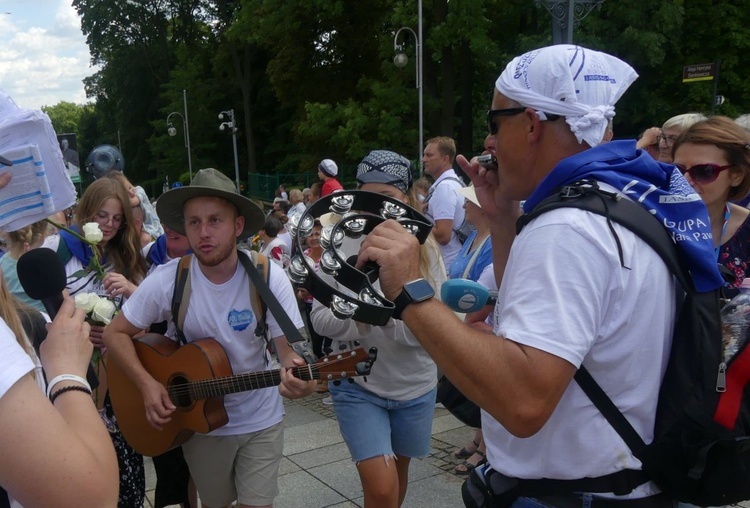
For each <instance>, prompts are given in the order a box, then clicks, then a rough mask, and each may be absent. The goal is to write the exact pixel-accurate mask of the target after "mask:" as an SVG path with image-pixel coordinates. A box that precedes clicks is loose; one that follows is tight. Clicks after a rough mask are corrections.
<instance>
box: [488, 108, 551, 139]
mask: <svg viewBox="0 0 750 508" xmlns="http://www.w3.org/2000/svg"><path fill="white" fill-rule="evenodd" d="M527 109H528V108H506V109H490V110H489V111H487V130H488V131H489V132H490V134H491V135H492V136H494V135H495V134H497V131H498V129H499V127H498V125H497V123H496V122H495V117H498V116H515V115H520V114H521V113H523V112H524V111H526V110H527ZM537 114H538V115H539V119H540V120H542V121H546V120H548V121H550V122H554V121H555V120H557V119H558V118H560V115H553V114H551V113H542V112H540V111H537Z"/></svg>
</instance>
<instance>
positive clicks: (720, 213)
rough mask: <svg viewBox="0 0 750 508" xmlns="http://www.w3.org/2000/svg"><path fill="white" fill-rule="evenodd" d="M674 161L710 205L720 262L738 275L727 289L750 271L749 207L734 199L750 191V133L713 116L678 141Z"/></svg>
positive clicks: (732, 290) (730, 293)
mask: <svg viewBox="0 0 750 508" xmlns="http://www.w3.org/2000/svg"><path fill="white" fill-rule="evenodd" d="M672 154H673V157H674V164H675V166H677V168H678V169H679V170H680V171H681V172H682V173H683V174H684V175H685V178H686V179H687V181H688V183H690V185H691V186H692V187H693V188H694V189H695V191H696V192H697V193H698V195H699V196H700V197H701V199H703V202H704V203H705V204H706V207H707V208H708V215H709V218H710V220H711V230H712V234H713V238H714V245H715V246H716V259H717V262H718V263H719V264H720V265H721V266H723V267H724V268H726V269H727V270H728V271H729V272H731V273H732V275H734V281H732V282H727V285H726V287H725V294H726V296H727V297H730V298H731V297H732V296H734V295H736V294H737V293H738V292H739V286H740V284H741V283H742V279H744V278H745V277H749V276H750V220H748V215H750V211H748V209H747V208H744V207H741V206H739V205H736V204H734V203H732V202H731V201H737V200H740V199H742V198H744V197H745V196H746V195H747V193H748V191H750V133H748V132H746V131H745V130H744V129H742V127H740V126H739V125H737V124H736V123H735V122H734V121H733V120H731V119H729V118H727V117H723V116H714V117H711V118H709V119H708V120H704V121H701V122H698V123H696V124H693V125H692V126H691V127H690V128H688V129H687V130H686V131H685V132H683V133H682V134H681V135H680V136H679V137H678V138H677V139H676V140H675V142H674V145H673V148H672Z"/></svg>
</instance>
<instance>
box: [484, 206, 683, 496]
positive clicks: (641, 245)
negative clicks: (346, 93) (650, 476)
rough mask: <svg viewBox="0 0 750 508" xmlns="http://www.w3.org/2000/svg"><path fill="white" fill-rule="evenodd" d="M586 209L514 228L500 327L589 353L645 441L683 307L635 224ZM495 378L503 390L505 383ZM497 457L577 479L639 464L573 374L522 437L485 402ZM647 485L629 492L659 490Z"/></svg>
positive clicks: (494, 460)
mask: <svg viewBox="0 0 750 508" xmlns="http://www.w3.org/2000/svg"><path fill="white" fill-rule="evenodd" d="M613 227H614V228H615V230H616V232H617V235H618V237H619V239H620V243H621V245H622V249H623V257H624V264H625V266H626V267H628V268H623V267H621V265H620V260H619V257H618V253H617V244H616V243H615V239H614V236H613V234H612V233H611V232H610V230H609V227H608V226H607V222H606V219H605V218H604V217H601V216H599V215H595V214H592V213H588V212H584V211H582V210H578V209H572V208H566V209H559V210H554V211H550V212H547V213H545V214H543V215H541V216H539V217H538V218H536V219H535V220H533V221H532V222H531V223H529V224H528V225H527V226H526V227H525V228H524V229H523V231H522V232H521V234H520V235H519V236H518V237H517V238H516V240H515V242H514V243H513V246H512V248H511V252H510V258H509V260H508V264H507V266H506V268H505V274H504V278H503V281H502V284H501V285H500V291H499V294H498V302H497V306H496V308H495V334H496V335H501V336H503V337H506V338H508V339H510V340H513V341H515V342H517V343H520V344H525V345H528V346H532V347H534V348H537V349H540V350H543V351H546V352H548V353H551V354H553V355H555V356H558V357H560V358H563V359H564V360H566V361H568V362H570V363H571V364H573V365H574V366H576V367H579V366H580V365H581V363H583V364H585V366H586V368H587V369H588V370H589V372H590V373H591V375H592V376H593V377H594V379H595V380H596V381H597V382H598V383H599V384H600V385H601V387H602V388H603V389H604V391H605V392H606V393H607V394H608V395H609V396H610V397H611V398H612V400H613V401H614V402H615V404H616V405H617V406H618V408H619V409H620V410H621V411H622V412H623V414H624V415H625V416H626V418H627V419H628V420H629V421H630V423H631V424H632V425H633V427H634V428H635V429H636V431H638V433H639V434H640V436H641V437H642V438H643V439H644V441H645V442H647V443H649V442H651V440H652V438H653V426H654V418H655V414H656V403H657V398H658V390H659V385H660V382H661V378H662V376H663V374H664V371H665V369H666V365H667V360H668V356H669V348H670V345H671V338H672V328H673V321H674V316H675V306H676V303H675V282H674V280H673V278H672V276H671V274H670V272H669V271H668V270H667V268H666V266H665V265H664V263H663V262H662V261H661V259H660V258H659V256H658V255H657V254H656V252H654V251H653V250H652V249H651V248H649V247H648V246H647V245H646V243H645V242H644V241H643V240H641V239H640V238H638V237H637V236H636V235H635V234H634V233H632V232H630V231H628V230H627V229H625V228H624V227H621V226H619V225H618V224H616V223H613ZM491 389H497V390H502V389H503V388H502V387H494V388H491ZM482 429H483V431H484V438H485V441H486V442H487V456H488V458H489V462H490V464H491V465H492V466H493V468H495V469H497V470H498V471H500V472H502V473H504V474H506V475H508V476H514V477H518V478H556V479H574V478H583V477H587V476H591V477H596V476H602V475H606V474H609V473H613V472H615V471H619V470H621V469H624V468H634V469H640V462H639V461H638V460H637V459H636V458H635V457H633V455H632V453H631V452H630V449H629V448H628V446H627V445H626V444H625V443H624V442H623V440H622V439H621V438H620V437H619V435H618V434H617V432H616V431H615V430H614V429H613V428H612V426H611V425H610V424H609V423H608V422H607V421H606V420H605V419H604V417H603V416H602V415H601V413H600V412H599V411H598V410H597V409H596V407H595V406H594V405H593V403H592V402H591V401H590V400H589V399H588V397H587V396H586V395H585V394H584V393H583V392H582V390H581V389H580V387H579V386H578V384H577V383H576V382H575V381H571V383H570V385H569V386H568V387H567V389H566V391H565V393H564V394H563V396H562V398H561V400H560V402H559V404H558V406H557V408H556V409H555V410H554V412H553V413H552V415H551V416H550V418H549V420H548V421H547V422H546V424H545V425H544V427H542V429H541V430H540V431H539V432H537V433H536V434H535V435H533V436H531V437H528V438H524V439H521V438H517V437H514V436H513V435H511V434H510V433H509V432H508V431H507V430H505V428H503V427H502V425H500V423H498V422H497V421H495V420H494V419H493V418H492V417H491V416H490V415H489V414H487V413H484V412H483V413H482ZM656 492H658V490H657V489H656V487H655V486H654V485H653V484H651V483H648V484H645V485H643V486H641V487H639V488H638V489H636V491H634V492H633V493H631V496H632V497H641V496H645V495H650V494H652V493H656Z"/></svg>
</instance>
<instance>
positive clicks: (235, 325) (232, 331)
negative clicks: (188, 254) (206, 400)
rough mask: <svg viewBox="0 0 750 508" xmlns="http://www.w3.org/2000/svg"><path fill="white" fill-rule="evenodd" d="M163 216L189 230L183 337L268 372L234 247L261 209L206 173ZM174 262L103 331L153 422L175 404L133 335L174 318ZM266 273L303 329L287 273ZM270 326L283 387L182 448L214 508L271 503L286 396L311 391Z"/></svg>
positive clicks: (244, 397)
mask: <svg viewBox="0 0 750 508" xmlns="http://www.w3.org/2000/svg"><path fill="white" fill-rule="evenodd" d="M157 213H158V214H159V217H161V219H162V221H163V222H164V224H165V225H166V226H168V227H170V228H171V229H174V230H175V231H177V232H178V233H181V234H185V235H186V236H187V238H188V242H189V244H190V248H191V249H192V251H193V259H192V261H191V263H190V278H191V285H192V289H191V292H190V299H189V303H188V304H187V305H188V307H187V313H186V316H185V321H184V326H183V333H184V335H185V338H186V339H187V341H193V340H198V339H202V338H205V337H213V338H214V339H215V340H217V341H218V342H219V343H220V344H221V346H222V347H223V348H224V350H225V351H226V353H227V356H228V358H229V361H230V363H231V365H232V368H233V370H234V371H235V372H238V373H241V372H253V371H260V370H264V369H266V368H267V361H266V358H265V351H266V344H265V342H264V341H263V339H261V338H259V337H256V336H255V335H254V330H255V329H256V325H257V319H256V316H255V315H254V313H253V311H252V306H251V303H250V290H249V284H250V279H249V277H248V274H247V272H246V271H245V269H244V268H243V266H242V265H241V264H240V263H239V257H238V256H245V255H246V253H244V252H242V251H239V250H237V246H236V243H237V240H242V239H244V238H247V237H249V236H251V235H253V234H255V232H257V231H258V230H259V229H260V228H261V226H262V225H263V220H264V216H263V212H262V210H261V209H260V208H259V207H258V206H257V205H255V204H254V203H253V202H252V201H250V200H249V199H247V198H245V197H243V196H241V195H240V194H238V193H237V191H236V189H235V186H234V183H233V182H232V181H231V180H230V179H229V178H227V177H226V176H225V175H223V174H222V173H221V172H219V171H217V170H215V169H202V170H200V171H199V172H198V173H197V174H196V175H195V177H194V178H193V181H192V183H191V184H190V185H189V186H187V187H181V188H177V189H173V190H171V191H169V192H167V193H165V194H164V195H162V196H161V197H160V198H159V200H158V202H157ZM177 263H178V260H173V261H171V262H169V263H167V264H165V265H163V266H160V267H159V268H157V269H156V270H155V271H154V272H153V273H152V274H151V275H150V276H149V277H148V278H146V279H145V280H144V282H143V284H141V286H140V287H139V288H138V290H137V291H136V292H135V293H134V294H133V296H132V297H131V298H130V299H129V300H128V301H127V302H126V304H125V306H124V307H123V309H122V311H121V312H120V313H119V314H118V315H117V317H116V318H115V320H114V321H113V322H112V323H111V325H110V326H109V327H108V328H107V333H106V335H105V343H106V344H107V347H108V349H109V351H110V357H111V358H112V360H113V361H116V362H119V363H120V365H121V366H122V368H123V370H125V371H126V373H127V374H128V375H129V376H130V378H131V379H132V380H133V382H134V383H135V384H137V385H138V386H139V388H140V390H141V393H142V394H143V401H144V405H145V408H146V417H147V419H148V421H149V422H150V423H151V425H153V426H154V427H156V428H160V426H161V425H163V424H165V423H167V422H169V421H170V415H171V414H172V413H173V412H174V410H175V406H174V405H173V404H172V402H171V401H170V399H169V396H168V395H167V391H166V390H165V388H164V386H163V385H161V384H160V383H158V382H157V381H156V380H154V379H153V378H152V377H151V376H150V375H149V374H148V372H147V371H146V370H145V369H144V368H143V366H142V364H141V363H140V361H139V360H138V358H137V356H136V354H135V350H134V348H133V344H132V342H131V340H130V339H131V338H132V337H133V336H135V335H136V334H138V333H139V332H140V331H141V330H144V329H146V328H147V327H148V326H149V324H150V323H156V322H159V321H164V320H168V321H170V322H172V320H173V316H172V310H171V305H172V293H173V291H174V287H175V278H176V277H175V273H176V270H177ZM269 270H270V279H269V286H270V289H271V291H272V292H273V294H274V295H275V296H276V298H277V299H278V300H279V302H280V303H281V305H282V307H284V308H285V309H288V312H289V317H290V318H291V320H292V322H293V323H294V325H295V326H297V327H298V328H301V327H302V319H301V317H300V314H299V311H298V309H297V304H296V300H295V296H294V291H293V289H292V285H291V283H290V282H289V279H288V278H287V276H286V274H285V273H284V272H283V270H282V269H281V268H279V267H278V266H276V265H275V264H274V263H269ZM184 304H185V302H183V305H184ZM266 323H267V325H268V336H269V337H271V338H272V339H273V342H274V345H275V347H276V351H277V352H278V355H279V360H280V362H281V365H282V366H283V367H284V368H282V370H281V385H280V386H279V388H278V389H277V388H275V387H271V388H265V389H258V390H253V391H247V392H242V393H238V394H233V395H227V396H226V397H225V398H224V404H225V407H226V410H227V414H228V417H229V423H227V425H225V426H224V427H221V428H219V429H217V430H215V431H213V432H211V433H210V434H205V435H204V434H195V435H194V436H193V437H192V438H191V439H190V440H189V441H188V442H187V443H185V444H184V445H183V450H184V453H185V459H186V460H187V462H188V465H189V467H190V473H191V474H192V476H193V479H194V480H195V484H196V487H197V489H198V493H199V495H200V498H201V502H202V503H203V506H207V507H212V508H218V507H221V506H228V505H230V504H231V503H232V502H234V501H235V500H237V501H238V502H239V506H241V507H250V506H253V507H257V506H269V507H270V506H272V504H273V499H274V498H275V497H276V496H277V495H278V485H277V482H276V477H277V473H278V469H279V463H280V461H281V454H282V448H283V427H282V419H283V406H282V400H281V396H284V397H287V398H298V397H303V396H305V395H308V394H310V393H312V391H313V390H314V389H315V382H314V381H310V382H306V381H302V380H300V379H297V378H295V377H293V376H292V374H291V372H290V371H289V368H290V367H292V366H294V365H303V364H304V361H303V360H302V359H301V358H299V357H298V356H297V355H296V354H295V353H294V352H293V351H292V349H291V348H290V347H289V345H288V343H287V341H286V338H285V336H284V335H283V332H282V330H281V328H280V327H279V325H278V323H277V321H276V319H274V316H273V315H272V314H271V313H267V314H266Z"/></svg>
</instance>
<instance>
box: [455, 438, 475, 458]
mask: <svg viewBox="0 0 750 508" xmlns="http://www.w3.org/2000/svg"><path fill="white" fill-rule="evenodd" d="M471 443H472V444H473V445H474V449H473V450H470V449H469V448H467V447H466V446H464V447H463V448H461V449H460V450H457V451H455V452H453V456H454V457H456V458H457V459H468V458H469V457H471V456H472V455H474V453H476V451H477V449H479V443H477V442H476V441H474V440H473V439H472V440H471Z"/></svg>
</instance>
